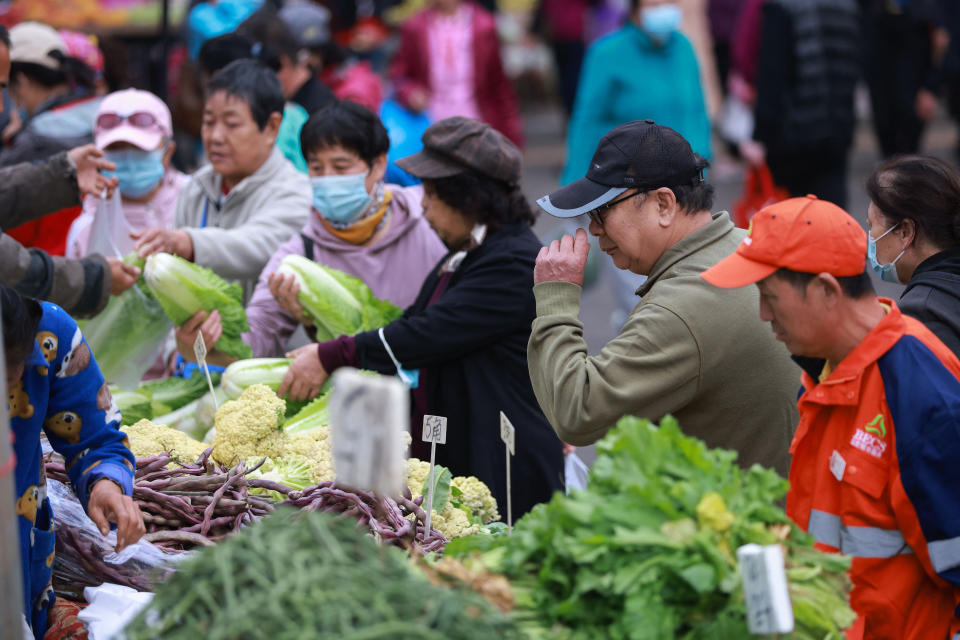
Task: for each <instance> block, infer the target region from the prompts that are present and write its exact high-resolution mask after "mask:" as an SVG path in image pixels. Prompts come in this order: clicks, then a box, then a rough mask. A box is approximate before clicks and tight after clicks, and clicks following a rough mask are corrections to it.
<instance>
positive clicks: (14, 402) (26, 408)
mask: <svg viewBox="0 0 960 640" xmlns="http://www.w3.org/2000/svg"><path fill="white" fill-rule="evenodd" d="M7 406H8V407H9V408H10V417H11V418H32V417H33V405H32V404H30V396H29V395H27V392H26V391H24V390H23V380H17V384H16V385H14V387H13V388H12V389H10V392H9V393H8V394H7Z"/></svg>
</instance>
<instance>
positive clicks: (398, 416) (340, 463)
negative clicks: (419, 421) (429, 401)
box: [330, 367, 410, 496]
mask: <svg viewBox="0 0 960 640" xmlns="http://www.w3.org/2000/svg"><path fill="white" fill-rule="evenodd" d="M409 430H410V394H409V392H408V390H407V388H406V387H405V386H404V384H403V383H402V382H400V380H398V379H397V378H394V377H392V376H390V377H387V376H375V377H374V376H370V375H369V374H366V375H364V374H361V373H360V372H359V371H357V370H356V369H352V368H349V367H345V368H342V369H338V370H337V371H336V373H334V374H333V393H332V395H331V397H330V435H331V438H332V441H331V445H332V447H331V448H332V449H333V461H334V467H335V468H336V470H337V482H338V483H341V484H343V485H346V486H349V487H353V488H356V489H363V490H367V491H373V492H375V493H377V494H379V495H382V496H395V495H399V494H400V493H401V492H402V490H403V473H404V467H405V463H404V458H403V454H404V442H403V434H404V433H406V432H408V431H409Z"/></svg>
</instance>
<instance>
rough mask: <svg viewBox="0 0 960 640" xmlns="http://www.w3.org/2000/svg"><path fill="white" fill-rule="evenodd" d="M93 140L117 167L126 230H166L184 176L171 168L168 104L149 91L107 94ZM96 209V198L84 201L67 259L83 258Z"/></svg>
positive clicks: (171, 149)
mask: <svg viewBox="0 0 960 640" xmlns="http://www.w3.org/2000/svg"><path fill="white" fill-rule="evenodd" d="M94 136H95V142H96V145H97V147H99V148H100V149H103V150H104V151H105V152H106V157H107V158H108V159H109V160H110V162H113V163H115V164H116V165H117V170H116V176H117V178H118V179H119V182H120V184H119V190H120V196H121V201H122V203H123V214H124V217H125V218H126V220H127V224H128V225H129V226H130V230H131V231H143V230H145V229H153V228H163V229H167V228H170V227H171V226H172V225H173V213H174V208H175V205H176V202H177V196H178V195H179V193H180V188H181V187H182V186H183V185H184V183H185V182H186V181H187V179H188V177H187V176H186V175H184V174H183V173H181V172H179V171H177V170H176V169H174V168H173V167H172V166H171V164H170V160H171V158H172V157H173V152H174V149H175V144H174V143H173V141H172V140H171V137H172V136H173V128H172V126H171V124H170V110H169V109H168V108H167V105H166V104H164V103H163V101H162V100H160V98H158V97H157V96H155V95H153V94H152V93H150V92H148V91H139V90H137V89H127V90H125V91H117V92H115V93H111V94H110V95H108V96H107V97H106V98H104V99H103V102H102V103H101V105H100V109H99V110H98V111H97V116H96V122H95V126H94ZM99 206H100V198H95V197H90V196H88V197H87V198H86V199H85V200H84V203H83V213H82V214H81V215H80V217H78V218H77V219H76V220H75V221H74V223H73V226H72V227H71V228H70V235H69V236H68V238H67V255H68V256H71V257H78V258H79V257H82V256H84V255H86V254H87V247H88V241H89V236H90V228H91V224H92V222H93V219H94V216H95V214H96V212H97V209H98V208H99Z"/></svg>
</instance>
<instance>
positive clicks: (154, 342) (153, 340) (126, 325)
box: [81, 253, 172, 390]
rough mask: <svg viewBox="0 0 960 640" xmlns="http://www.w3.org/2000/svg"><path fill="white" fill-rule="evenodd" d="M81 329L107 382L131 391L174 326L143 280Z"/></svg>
mask: <svg viewBox="0 0 960 640" xmlns="http://www.w3.org/2000/svg"><path fill="white" fill-rule="evenodd" d="M137 260H138V259H137V258H136V254H135V253H132V254H130V255H129V256H127V257H126V258H125V262H128V263H131V264H135V263H136V262H137ZM81 328H82V329H83V335H84V337H85V338H86V339H87V344H88V345H89V346H90V351H91V352H92V353H93V356H94V358H95V359H96V361H97V365H98V366H99V367H100V372H101V373H102V374H103V377H104V379H106V380H107V381H108V382H112V383H116V384H117V385H119V386H121V387H123V388H125V389H128V390H132V389H134V388H136V386H137V384H138V383H139V382H140V378H141V377H142V376H143V374H144V373H145V372H146V371H147V370H148V369H149V368H150V367H151V366H152V365H153V363H154V360H155V359H156V357H157V355H158V353H159V352H158V349H159V348H160V346H161V345H162V344H163V342H164V340H165V339H166V337H167V335H168V334H169V333H170V329H171V328H172V325H171V324H170V320H169V319H168V318H167V314H166V313H165V312H164V310H163V308H162V307H161V306H160V304H159V303H158V302H157V300H156V299H155V298H154V297H153V295H152V294H151V293H150V291H149V289H147V287H146V285H145V284H144V279H143V276H141V277H140V279H139V280H138V281H137V284H136V285H135V286H133V287H130V288H129V289H127V290H126V291H124V292H123V293H121V294H120V295H119V296H114V297H111V298H110V301H109V302H108V303H107V306H106V308H105V309H104V310H103V311H101V312H100V313H99V314H98V315H97V316H95V317H94V318H91V319H90V320H88V321H86V322H84V323H83V326H82V327H81Z"/></svg>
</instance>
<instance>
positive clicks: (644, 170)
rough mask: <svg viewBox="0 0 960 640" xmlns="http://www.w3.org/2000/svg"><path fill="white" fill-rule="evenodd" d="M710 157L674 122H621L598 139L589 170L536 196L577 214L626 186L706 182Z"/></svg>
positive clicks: (564, 214) (550, 208) (544, 204)
mask: <svg viewBox="0 0 960 640" xmlns="http://www.w3.org/2000/svg"><path fill="white" fill-rule="evenodd" d="M708 164H709V163H707V161H706V160H704V159H703V158H701V157H700V156H698V155H697V154H695V153H694V152H693V149H691V148H690V143H689V142H687V141H686V139H685V138H684V137H683V136H681V135H680V134H679V133H677V132H676V131H674V130H673V129H671V128H670V127H663V126H661V125H658V124H655V123H654V122H653V120H636V121H634V122H628V123H626V124H622V125H620V126H619V127H617V128H616V129H613V130H612V131H610V132H609V133H608V134H607V135H605V136H604V137H603V139H602V140H600V144H598V145H597V150H596V151H595V152H594V154H593V159H592V160H590V168H589V169H588V170H587V175H586V177H584V178H580V179H579V180H577V181H576V182H572V183H570V184H568V185H567V186H565V187H563V188H561V189H558V190H556V191H554V192H553V193H551V194H550V195H547V196H543V197H542V198H540V199H539V200H537V204H538V205H540V208H541V209H543V210H544V211H546V212H547V213H549V214H550V215H552V216H555V217H557V218H573V217H576V216H580V215H583V214H585V213H589V212H591V211H593V210H594V209H596V208H597V207H600V206H603V205H604V204H606V203H608V202H610V201H611V200H613V199H614V198H616V197H617V196H619V195H620V194H621V193H623V192H624V191H627V190H628V189H640V190H641V191H650V190H652V189H659V188H660V187H674V186H680V185H697V184H700V183H701V182H703V170H704V169H705V168H706V167H707V166H708Z"/></svg>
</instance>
